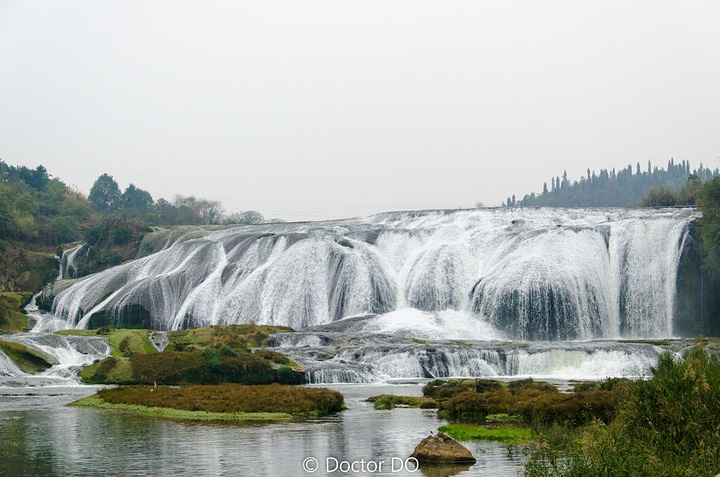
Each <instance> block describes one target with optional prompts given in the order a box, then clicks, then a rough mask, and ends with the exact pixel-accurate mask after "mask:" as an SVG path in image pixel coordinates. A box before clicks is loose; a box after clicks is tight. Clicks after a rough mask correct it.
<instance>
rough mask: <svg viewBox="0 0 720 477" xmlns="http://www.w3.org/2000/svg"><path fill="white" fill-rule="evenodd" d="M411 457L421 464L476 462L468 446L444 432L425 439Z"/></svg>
mask: <svg viewBox="0 0 720 477" xmlns="http://www.w3.org/2000/svg"><path fill="white" fill-rule="evenodd" d="M410 457H414V458H416V459H417V460H418V462H420V463H421V464H423V463H424V464H449V463H455V464H459V463H463V464H473V463H475V457H473V455H472V453H471V452H470V451H469V450H468V449H467V447H465V446H464V445H462V444H460V443H459V442H458V441H456V440H455V439H453V438H452V437H450V436H448V435H447V434H444V433H442V432H441V433H439V434H430V435H429V436H428V437H426V438H425V439H423V440H422V442H420V444H418V445H417V447H416V448H415V451H414V452H413V453H412V454H411V455H410Z"/></svg>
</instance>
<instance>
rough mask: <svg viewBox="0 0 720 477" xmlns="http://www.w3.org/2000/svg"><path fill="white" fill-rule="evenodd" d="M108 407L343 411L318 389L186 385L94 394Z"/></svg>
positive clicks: (339, 401)
mask: <svg viewBox="0 0 720 477" xmlns="http://www.w3.org/2000/svg"><path fill="white" fill-rule="evenodd" d="M98 396H99V397H100V398H101V399H102V400H103V401H105V402H107V403H111V404H130V405H139V406H147V407H167V408H172V409H182V410H187V411H207V412H286V413H289V414H294V415H302V414H328V413H332V412H337V411H340V410H342V409H343V408H344V404H343V396H342V394H340V393H338V392H336V391H331V390H329V389H322V388H303V387H296V386H283V385H280V384H270V385H256V386H245V385H241V384H219V385H214V386H208V385H188V386H182V387H178V388H173V387H169V386H157V388H155V389H154V390H153V387H150V386H125V387H120V388H114V389H103V390H100V391H98Z"/></svg>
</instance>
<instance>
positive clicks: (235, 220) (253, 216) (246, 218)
mask: <svg viewBox="0 0 720 477" xmlns="http://www.w3.org/2000/svg"><path fill="white" fill-rule="evenodd" d="M263 222H265V217H263V216H262V214H261V213H260V212H257V211H255V210H246V211H245V212H234V213H232V214H230V215H228V216H227V217H226V218H225V221H224V223H225V224H248V225H256V224H262V223H263Z"/></svg>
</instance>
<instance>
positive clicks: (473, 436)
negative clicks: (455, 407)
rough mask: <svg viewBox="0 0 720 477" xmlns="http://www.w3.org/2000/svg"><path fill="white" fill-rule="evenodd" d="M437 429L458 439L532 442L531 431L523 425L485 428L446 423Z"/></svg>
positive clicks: (512, 442)
mask: <svg viewBox="0 0 720 477" xmlns="http://www.w3.org/2000/svg"><path fill="white" fill-rule="evenodd" d="M438 431H440V432H444V433H445V434H447V435H449V436H450V437H452V438H453V439H457V440H459V441H472V440H480V441H498V442H503V443H506V444H525V443H529V442H532V440H533V439H532V431H530V429H526V428H523V427H499V428H489V429H488V428H486V427H480V426H473V425H470V424H448V425H446V426H441V427H440V428H439V429H438Z"/></svg>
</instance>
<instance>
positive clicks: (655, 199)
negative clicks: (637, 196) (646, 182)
mask: <svg viewBox="0 0 720 477" xmlns="http://www.w3.org/2000/svg"><path fill="white" fill-rule="evenodd" d="M677 202H678V199H677V195H675V193H674V192H672V191H670V190H668V189H667V187H665V186H660V187H658V188H657V189H655V188H652V189H650V192H648V195H646V196H645V198H644V199H643V201H642V206H643V207H669V206H673V205H676V204H677Z"/></svg>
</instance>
